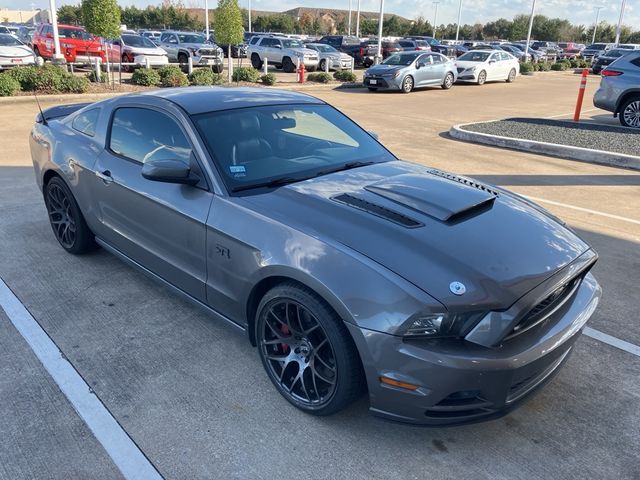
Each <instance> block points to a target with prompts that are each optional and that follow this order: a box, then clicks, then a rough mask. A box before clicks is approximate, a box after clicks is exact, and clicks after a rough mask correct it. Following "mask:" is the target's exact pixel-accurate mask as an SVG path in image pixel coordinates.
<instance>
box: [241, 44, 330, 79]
mask: <svg viewBox="0 0 640 480" xmlns="http://www.w3.org/2000/svg"><path fill="white" fill-rule="evenodd" d="M247 55H248V57H249V58H250V59H251V65H252V66H253V68H255V69H257V70H260V69H261V68H262V66H263V64H264V62H265V61H267V62H268V63H269V64H270V65H275V66H276V68H282V70H283V71H285V72H287V73H292V72H295V71H296V68H297V66H298V64H300V63H303V64H304V67H305V68H306V69H307V70H310V71H314V70H316V69H317V68H318V63H319V62H320V58H319V55H318V52H317V51H316V50H312V49H310V48H305V46H304V44H303V43H302V42H301V41H300V40H297V39H295V38H288V37H282V36H276V35H262V36H259V37H254V38H252V39H251V42H250V43H249V48H248V49H247Z"/></svg>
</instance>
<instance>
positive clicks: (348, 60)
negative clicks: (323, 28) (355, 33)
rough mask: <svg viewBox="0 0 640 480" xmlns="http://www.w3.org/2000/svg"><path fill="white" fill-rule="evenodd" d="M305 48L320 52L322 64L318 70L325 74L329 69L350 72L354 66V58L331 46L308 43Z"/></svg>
mask: <svg viewBox="0 0 640 480" xmlns="http://www.w3.org/2000/svg"><path fill="white" fill-rule="evenodd" d="M305 47H307V48H310V49H311V50H315V51H316V52H318V55H319V57H320V62H319V63H318V70H322V71H323V72H324V71H325V70H326V69H327V66H328V67H329V70H350V69H351V67H352V65H353V57H352V56H350V55H347V54H346V53H343V52H341V51H339V50H337V49H336V48H334V47H332V46H331V45H326V44H324V43H307V44H306V45H305Z"/></svg>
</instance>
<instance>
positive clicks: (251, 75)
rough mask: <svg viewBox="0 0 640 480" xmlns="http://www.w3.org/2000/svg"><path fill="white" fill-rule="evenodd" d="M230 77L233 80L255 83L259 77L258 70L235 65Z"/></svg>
mask: <svg viewBox="0 0 640 480" xmlns="http://www.w3.org/2000/svg"><path fill="white" fill-rule="evenodd" d="M232 78H233V81H234V82H251V83H255V82H257V81H258V80H259V79H260V72H259V71H258V70H256V69H255V68H252V67H236V68H235V70H234V71H233V77H232Z"/></svg>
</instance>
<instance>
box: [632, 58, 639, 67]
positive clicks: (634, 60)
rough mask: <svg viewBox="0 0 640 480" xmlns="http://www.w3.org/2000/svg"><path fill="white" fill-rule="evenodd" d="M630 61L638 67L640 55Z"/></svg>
mask: <svg viewBox="0 0 640 480" xmlns="http://www.w3.org/2000/svg"><path fill="white" fill-rule="evenodd" d="M630 63H632V64H634V65H635V66H636V67H640V57H637V58H634V59H633V60H631V62H630Z"/></svg>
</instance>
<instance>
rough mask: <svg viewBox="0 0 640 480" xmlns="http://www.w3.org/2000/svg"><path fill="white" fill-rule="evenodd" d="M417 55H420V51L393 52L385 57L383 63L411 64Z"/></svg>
mask: <svg viewBox="0 0 640 480" xmlns="http://www.w3.org/2000/svg"><path fill="white" fill-rule="evenodd" d="M418 55H422V54H421V53H420V52H418V53H394V54H393V55H391V56H390V57H389V58H387V59H386V60H385V61H384V62H382V63H384V64H385V65H411V64H412V63H413V62H414V60H415V59H416V58H418Z"/></svg>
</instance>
